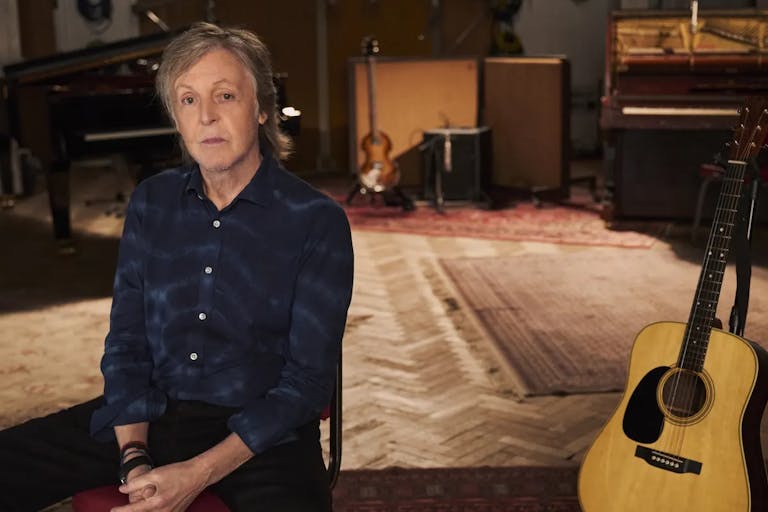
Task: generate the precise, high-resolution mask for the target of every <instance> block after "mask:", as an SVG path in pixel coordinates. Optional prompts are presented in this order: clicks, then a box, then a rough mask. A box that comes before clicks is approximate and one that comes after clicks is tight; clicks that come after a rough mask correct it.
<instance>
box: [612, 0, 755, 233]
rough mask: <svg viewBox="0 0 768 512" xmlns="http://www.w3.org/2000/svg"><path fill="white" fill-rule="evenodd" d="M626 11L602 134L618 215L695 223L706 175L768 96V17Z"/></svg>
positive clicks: (615, 16)
mask: <svg viewBox="0 0 768 512" xmlns="http://www.w3.org/2000/svg"><path fill="white" fill-rule="evenodd" d="M692 22H693V20H692V16H691V13H690V12H685V11H617V12H614V13H612V15H611V17H610V20H609V24H608V32H607V44H606V59H605V78H604V86H605V89H604V95H603V97H602V99H601V107H602V108H601V114H600V126H601V128H602V129H603V130H604V134H605V158H606V168H607V170H608V172H609V176H607V181H608V182H609V184H610V186H611V188H612V189H613V190H612V192H613V194H612V200H611V204H610V205H609V206H610V208H609V209H610V210H611V212H610V213H611V214H612V215H613V216H619V217H621V216H624V217H660V218H689V217H692V216H693V212H694V209H695V200H696V194H697V191H698V186H699V183H700V180H699V177H698V168H699V166H700V165H701V164H702V163H706V162H711V161H712V159H713V155H714V154H715V153H717V152H718V151H721V150H723V149H724V143H725V142H726V141H727V139H728V137H729V135H730V133H731V130H732V128H733V125H734V124H735V122H736V120H737V119H738V114H737V109H738V107H739V106H740V105H741V103H742V102H743V100H744V98H745V97H746V96H748V95H751V94H759V93H761V92H765V93H768V11H761V10H751V9H748V10H739V11H715V10H712V11H698V13H697V17H696V20H695V23H692Z"/></svg>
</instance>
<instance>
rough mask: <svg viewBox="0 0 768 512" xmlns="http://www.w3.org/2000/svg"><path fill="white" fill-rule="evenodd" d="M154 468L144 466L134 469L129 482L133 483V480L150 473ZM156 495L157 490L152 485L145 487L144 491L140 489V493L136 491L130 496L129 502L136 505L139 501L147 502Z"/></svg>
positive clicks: (129, 476)
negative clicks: (146, 500)
mask: <svg viewBox="0 0 768 512" xmlns="http://www.w3.org/2000/svg"><path fill="white" fill-rule="evenodd" d="M151 469H152V468H151V467H150V466H147V465H144V466H138V467H135V468H133V469H132V470H131V471H130V472H129V473H128V477H127V480H128V482H130V481H131V479H133V478H135V477H137V476H140V475H143V474H144V473H149V471H150V470H151ZM154 494H155V488H154V487H152V486H151V485H148V486H147V487H144V488H143V489H139V490H138V491H134V492H132V493H130V494H128V502H129V503H136V502H137V501H141V500H145V499H147V498H150V497H152V495H154Z"/></svg>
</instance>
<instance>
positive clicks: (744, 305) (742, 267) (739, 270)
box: [728, 159, 760, 336]
mask: <svg viewBox="0 0 768 512" xmlns="http://www.w3.org/2000/svg"><path fill="white" fill-rule="evenodd" d="M747 178H748V179H747V180H746V181H745V185H747V186H745V187H744V188H743V193H742V195H741V202H740V204H739V212H738V222H737V223H736V228H735V230H734V237H733V253H734V256H735V260H736V298H735V300H734V303H733V307H732V308H731V316H730V318H729V320H728V327H729V329H730V331H731V332H732V333H733V334H736V335H738V336H743V335H744V325H745V323H746V319H747V309H748V306H749V285H750V281H751V280H752V257H751V254H750V248H751V246H752V224H753V222H754V217H755V212H756V211H757V200H758V191H759V190H760V172H759V170H758V167H757V163H756V161H755V160H754V159H753V160H752V161H751V162H750V163H749V169H748V172H747Z"/></svg>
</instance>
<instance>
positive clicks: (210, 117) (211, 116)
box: [200, 99, 218, 124]
mask: <svg viewBox="0 0 768 512" xmlns="http://www.w3.org/2000/svg"><path fill="white" fill-rule="evenodd" d="M217 119H218V113H217V109H216V103H215V102H214V101H213V100H210V99H203V100H200V122H201V123H202V124H211V123H214V122H216V120H217Z"/></svg>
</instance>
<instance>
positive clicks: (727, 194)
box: [662, 109, 762, 453]
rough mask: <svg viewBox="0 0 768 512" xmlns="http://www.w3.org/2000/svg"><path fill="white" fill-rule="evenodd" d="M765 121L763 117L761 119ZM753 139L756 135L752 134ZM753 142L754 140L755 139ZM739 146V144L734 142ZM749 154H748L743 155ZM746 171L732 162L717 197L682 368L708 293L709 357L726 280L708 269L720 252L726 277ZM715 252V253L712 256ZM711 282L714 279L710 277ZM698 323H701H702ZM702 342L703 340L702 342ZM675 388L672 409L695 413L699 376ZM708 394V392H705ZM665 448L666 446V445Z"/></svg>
mask: <svg viewBox="0 0 768 512" xmlns="http://www.w3.org/2000/svg"><path fill="white" fill-rule="evenodd" d="M746 114H747V115H749V109H747V111H746ZM761 117H762V115H761ZM757 129H758V127H757V126H756V128H755V130H753V132H756V131H757ZM743 135H744V133H743V124H742V139H743ZM753 135H754V133H753ZM752 139H754V137H752ZM735 143H736V144H737V145H738V142H735ZM746 146H747V145H738V147H737V151H736V157H735V160H741V161H743V160H744V158H745V157H746V156H747V154H748V153H749V151H748V147H746ZM745 150H746V154H742V152H744V151H745ZM745 167H746V164H742V163H738V164H737V163H736V162H733V163H731V162H729V163H728V168H727V172H726V175H725V177H724V180H723V184H722V187H721V193H720V195H719V197H718V203H717V208H716V210H715V211H716V215H715V219H714V220H713V223H712V228H711V231H710V237H709V241H708V243H707V248H706V251H705V256H704V265H703V266H702V271H701V275H700V277H699V283H698V286H697V294H696V297H695V300H694V304H693V307H692V311H691V315H690V319H689V323H688V326H687V328H686V335H685V337H684V342H683V343H684V345H683V352H682V354H681V364H683V363H684V362H685V360H686V356H687V355H688V349H689V348H691V350H693V347H692V345H691V337H692V335H693V334H694V331H693V327H694V324H695V323H697V316H700V315H701V314H702V308H701V307H700V306H701V295H702V294H703V293H704V292H706V293H708V294H711V295H712V297H713V300H712V304H710V305H709V307H705V308H704V311H705V313H704V314H703V316H704V318H703V320H704V322H705V323H704V327H705V334H706V341H705V342H704V343H703V345H704V349H703V353H702V354H701V356H705V355H706V346H707V345H708V343H709V339H710V336H711V329H712V321H713V320H714V318H715V315H716V311H717V302H718V298H719V293H720V288H721V286H722V278H723V276H722V275H721V276H719V279H718V280H716V281H708V280H707V275H706V274H707V272H711V271H712V270H713V269H711V268H709V265H710V263H711V261H712V259H711V258H712V257H713V256H714V254H715V252H717V251H719V252H720V254H722V260H723V262H722V263H723V270H722V271H721V272H722V273H724V271H725V262H726V260H727V256H728V252H729V250H730V245H731V239H732V236H733V230H734V227H735V222H736V216H737V214H738V204H739V200H740V197H741V189H742V184H743V180H744V168H745ZM729 201H730V203H731V204H729V205H728V206H731V208H728V209H723V203H725V202H729ZM726 223H727V224H728V225H729V227H730V232H729V236H728V241H727V242H725V243H724V245H725V247H715V235H716V234H717V230H718V227H719V229H724V224H726ZM713 251H714V252H713ZM710 279H711V276H710ZM699 323H701V319H700V320H699ZM699 327H701V326H700V325H698V326H696V328H697V330H698V328H699ZM699 341H703V340H699ZM697 355H698V354H697ZM703 362H704V361H703V359H702V361H701V366H702V369H703ZM683 375H686V376H687V377H689V378H690V381H689V382H688V386H687V387H685V386H684V389H683V390H682V395H681V396H680V401H679V402H678V393H679V392H680V381H681V377H682V376H683ZM673 379H674V384H673V389H672V396H671V398H670V405H672V406H678V404H679V405H680V406H682V410H683V411H687V412H688V413H691V412H692V409H693V406H694V401H695V398H696V383H697V382H698V376H697V374H696V372H689V371H688V370H684V369H682V368H678V371H677V372H676V373H675V376H674V377H673ZM705 392H706V390H705ZM663 397H664V393H663V390H662V398H663ZM672 428H673V431H672V433H671V435H670V444H671V448H672V450H671V451H672V453H680V452H681V449H682V445H683V441H684V438H685V428H686V426H685V425H680V426H679V427H677V426H673V427H672ZM665 444H666V443H665Z"/></svg>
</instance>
